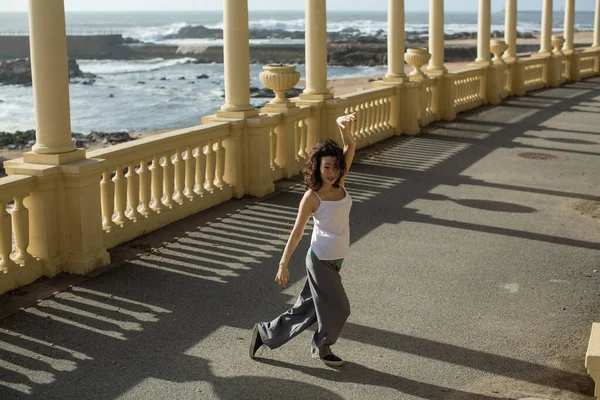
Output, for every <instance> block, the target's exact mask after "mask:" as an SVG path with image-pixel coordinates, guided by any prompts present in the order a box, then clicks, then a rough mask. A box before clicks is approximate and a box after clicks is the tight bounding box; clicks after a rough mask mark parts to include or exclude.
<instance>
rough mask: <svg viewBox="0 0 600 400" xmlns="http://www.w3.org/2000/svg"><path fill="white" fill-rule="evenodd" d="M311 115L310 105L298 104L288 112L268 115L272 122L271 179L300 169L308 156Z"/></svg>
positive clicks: (288, 174)
mask: <svg viewBox="0 0 600 400" xmlns="http://www.w3.org/2000/svg"><path fill="white" fill-rule="evenodd" d="M267 115H269V114H267ZM311 115H312V109H311V107H310V106H300V107H298V108H297V109H293V112H290V113H289V114H287V113H286V114H271V115H269V116H270V118H271V119H272V121H273V123H274V124H273V125H271V126H270V128H269V155H270V157H269V159H270V162H269V166H270V168H271V171H272V172H271V178H272V180H273V181H278V180H279V179H281V178H290V177H292V176H294V175H296V174H298V172H300V171H301V170H302V167H303V165H304V163H305V161H306V157H307V156H308V154H307V151H308V149H307V146H308V119H309V118H310V117H311Z"/></svg>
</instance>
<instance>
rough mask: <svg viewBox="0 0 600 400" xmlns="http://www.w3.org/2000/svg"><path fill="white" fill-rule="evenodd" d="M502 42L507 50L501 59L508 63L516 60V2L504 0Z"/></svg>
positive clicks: (515, 0)
mask: <svg viewBox="0 0 600 400" xmlns="http://www.w3.org/2000/svg"><path fill="white" fill-rule="evenodd" d="M504 40H505V41H506V44H507V45H508V48H507V49H506V51H505V52H504V55H503V56H502V59H503V60H504V61H509V62H510V61H515V60H517V59H518V57H517V0H506V14H505V16H504Z"/></svg>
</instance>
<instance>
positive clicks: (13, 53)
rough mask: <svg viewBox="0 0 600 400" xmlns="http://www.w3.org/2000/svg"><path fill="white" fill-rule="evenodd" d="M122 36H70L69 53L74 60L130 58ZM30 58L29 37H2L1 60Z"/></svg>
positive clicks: (0, 41) (0, 38)
mask: <svg viewBox="0 0 600 400" xmlns="http://www.w3.org/2000/svg"><path fill="white" fill-rule="evenodd" d="M122 43H123V37H122V36H121V35H102V36H68V37H67V49H68V50H67V51H68V53H69V56H70V57H74V58H128V57H129V55H130V53H131V50H130V49H129V47H127V46H123V44H122ZM25 57H29V37H28V36H0V59H13V58H25Z"/></svg>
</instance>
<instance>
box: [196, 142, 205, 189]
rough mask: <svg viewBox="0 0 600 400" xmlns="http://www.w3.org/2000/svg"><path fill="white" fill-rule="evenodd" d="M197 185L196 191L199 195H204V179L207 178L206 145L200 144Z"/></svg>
mask: <svg viewBox="0 0 600 400" xmlns="http://www.w3.org/2000/svg"><path fill="white" fill-rule="evenodd" d="M196 150H197V151H196V154H195V155H194V157H195V158H196V186H195V187H194V192H195V193H196V194H197V195H199V196H203V195H204V181H205V179H206V156H205V155H204V145H202V144H201V145H200V146H199V147H198V148H197V149H196Z"/></svg>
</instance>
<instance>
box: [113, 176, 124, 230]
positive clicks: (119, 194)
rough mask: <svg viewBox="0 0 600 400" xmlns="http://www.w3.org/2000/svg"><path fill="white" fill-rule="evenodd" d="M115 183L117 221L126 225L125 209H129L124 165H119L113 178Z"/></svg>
mask: <svg viewBox="0 0 600 400" xmlns="http://www.w3.org/2000/svg"><path fill="white" fill-rule="evenodd" d="M113 182H114V184H115V208H116V211H117V215H116V217H115V223H116V224H117V225H119V226H121V227H122V226H123V225H125V218H126V217H125V210H126V209H127V182H126V181H125V176H123V167H122V166H120V165H117V171H116V173H115V177H114V178H113Z"/></svg>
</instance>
